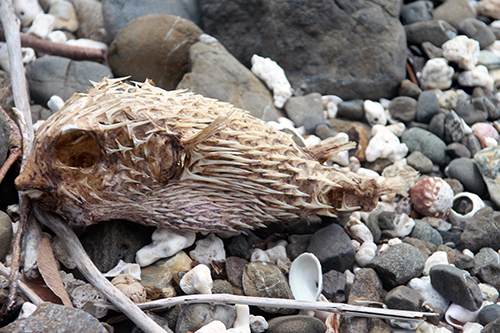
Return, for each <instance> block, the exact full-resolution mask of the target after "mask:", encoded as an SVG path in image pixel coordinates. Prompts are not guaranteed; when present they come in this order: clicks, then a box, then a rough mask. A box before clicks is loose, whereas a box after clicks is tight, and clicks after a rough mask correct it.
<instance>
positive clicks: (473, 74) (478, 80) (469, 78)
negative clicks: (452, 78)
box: [457, 65, 494, 91]
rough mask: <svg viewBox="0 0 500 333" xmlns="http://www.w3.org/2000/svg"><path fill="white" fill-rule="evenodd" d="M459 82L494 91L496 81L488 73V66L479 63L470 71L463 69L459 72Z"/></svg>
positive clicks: (467, 85)
mask: <svg viewBox="0 0 500 333" xmlns="http://www.w3.org/2000/svg"><path fill="white" fill-rule="evenodd" d="M457 80H458V83H460V84H461V85H463V86H466V87H476V86H477V87H483V88H484V89H486V90H489V91H493V88H494V82H493V79H492V78H491V77H490V75H489V73H488V68H486V67H484V66H483V65H479V66H477V67H475V68H473V69H472V70H470V71H463V72H461V73H459V74H458V77H457Z"/></svg>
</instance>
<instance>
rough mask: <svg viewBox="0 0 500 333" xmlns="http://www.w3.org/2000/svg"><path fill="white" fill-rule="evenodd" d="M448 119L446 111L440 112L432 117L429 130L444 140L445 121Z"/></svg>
mask: <svg viewBox="0 0 500 333" xmlns="http://www.w3.org/2000/svg"><path fill="white" fill-rule="evenodd" d="M445 119H446V114H445V113H442V112H440V113H438V114H437V115H435V116H434V117H432V119H431V121H430V123H429V128H428V130H429V132H431V133H434V134H436V135H437V136H438V137H439V138H440V139H441V140H444V121H445Z"/></svg>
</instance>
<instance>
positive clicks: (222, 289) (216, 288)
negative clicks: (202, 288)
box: [212, 279, 244, 295]
mask: <svg viewBox="0 0 500 333" xmlns="http://www.w3.org/2000/svg"><path fill="white" fill-rule="evenodd" d="M212 294H230V295H244V293H243V289H241V288H240V289H238V288H237V287H236V286H234V285H232V284H231V282H229V281H226V280H220V279H217V280H214V282H213V286H212Z"/></svg>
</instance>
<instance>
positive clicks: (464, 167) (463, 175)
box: [445, 157, 488, 197]
mask: <svg viewBox="0 0 500 333" xmlns="http://www.w3.org/2000/svg"><path fill="white" fill-rule="evenodd" d="M445 174H446V175H447V176H448V177H451V178H455V179H458V180H459V181H460V183H462V185H463V186H464V189H465V190H466V191H467V192H472V193H475V194H477V195H479V196H480V197H483V196H484V195H485V194H486V193H488V192H487V188H486V184H485V183H484V180H483V177H482V176H481V173H480V172H479V169H478V167H477V165H476V163H474V161H473V160H471V159H470V158H465V157H462V158H456V159H454V160H453V161H451V162H450V164H448V166H447V167H446V169H445Z"/></svg>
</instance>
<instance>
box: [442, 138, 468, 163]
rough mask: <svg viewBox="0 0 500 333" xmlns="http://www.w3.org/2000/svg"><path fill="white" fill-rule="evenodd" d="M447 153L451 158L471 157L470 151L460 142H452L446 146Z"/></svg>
mask: <svg viewBox="0 0 500 333" xmlns="http://www.w3.org/2000/svg"><path fill="white" fill-rule="evenodd" d="M445 151H446V155H447V156H449V157H450V158H451V159H456V158H470V157H471V155H470V151H469V149H467V147H466V146H465V145H463V144H461V143H458V142H452V143H450V144H449V145H447V146H446V150H445Z"/></svg>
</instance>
